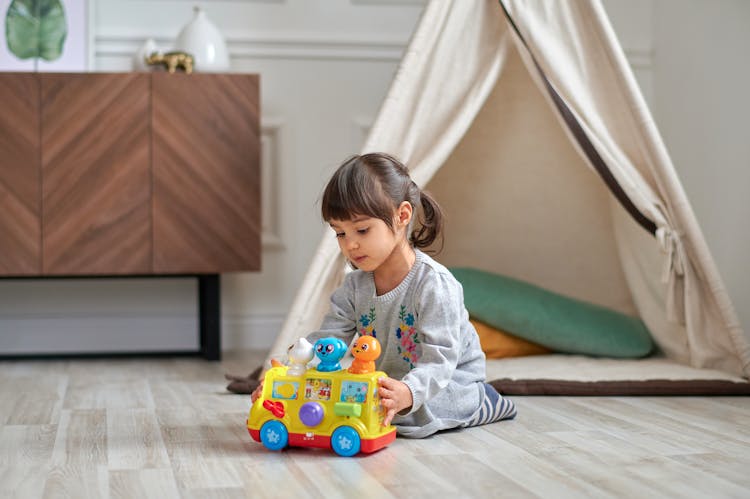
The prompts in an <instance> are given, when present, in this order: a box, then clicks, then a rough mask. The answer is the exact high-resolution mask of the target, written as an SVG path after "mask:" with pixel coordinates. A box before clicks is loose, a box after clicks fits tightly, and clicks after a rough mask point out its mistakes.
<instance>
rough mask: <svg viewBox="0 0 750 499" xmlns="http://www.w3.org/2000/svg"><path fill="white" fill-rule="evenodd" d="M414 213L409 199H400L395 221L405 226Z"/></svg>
mask: <svg viewBox="0 0 750 499" xmlns="http://www.w3.org/2000/svg"><path fill="white" fill-rule="evenodd" d="M412 215H414V208H413V207H412V205H411V203H410V202H409V201H402V202H401V204H400V205H399V206H398V208H397V209H396V221H397V223H398V225H400V226H403V227H406V226H407V225H409V222H411V217H412Z"/></svg>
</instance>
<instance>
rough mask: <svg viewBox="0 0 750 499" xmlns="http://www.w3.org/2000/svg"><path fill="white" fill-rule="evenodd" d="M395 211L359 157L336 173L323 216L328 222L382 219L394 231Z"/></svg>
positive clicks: (325, 194) (327, 187) (345, 164)
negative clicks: (368, 218) (362, 217)
mask: <svg viewBox="0 0 750 499" xmlns="http://www.w3.org/2000/svg"><path fill="white" fill-rule="evenodd" d="M393 209H394V207H393V206H392V202H391V200H390V199H389V198H388V196H387V195H386V194H385V193H384V192H383V189H382V188H381V186H380V183H379V182H377V181H376V179H375V178H374V175H373V173H372V172H371V171H370V169H369V168H368V167H367V165H366V164H363V163H361V162H360V161H357V158H356V157H355V158H353V159H351V160H349V161H347V162H346V163H344V165H342V166H341V168H339V169H338V170H337V171H336V173H334V175H333V177H332V178H331V180H330V181H329V182H328V185H327V186H326V188H325V191H323V199H322V206H321V215H322V216H323V220H325V221H326V222H328V221H331V220H351V219H352V218H354V217H355V216H357V215H362V216H366V217H372V218H379V219H381V220H383V221H384V222H385V223H386V224H387V225H388V226H389V227H393Z"/></svg>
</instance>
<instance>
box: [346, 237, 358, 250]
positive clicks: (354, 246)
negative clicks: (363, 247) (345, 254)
mask: <svg viewBox="0 0 750 499" xmlns="http://www.w3.org/2000/svg"><path fill="white" fill-rule="evenodd" d="M346 247H347V248H348V249H349V250H350V251H351V250H353V249H357V248H359V242H358V241H357V240H356V239H354V238H351V239H349V240H348V241H347V243H346Z"/></svg>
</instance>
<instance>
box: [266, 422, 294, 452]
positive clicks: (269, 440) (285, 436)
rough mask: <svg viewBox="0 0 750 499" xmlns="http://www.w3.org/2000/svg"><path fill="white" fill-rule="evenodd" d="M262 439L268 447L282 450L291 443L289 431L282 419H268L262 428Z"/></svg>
mask: <svg viewBox="0 0 750 499" xmlns="http://www.w3.org/2000/svg"><path fill="white" fill-rule="evenodd" d="M260 441H261V442H262V443H263V445H265V446H266V448H267V449H270V450H281V449H283V448H284V447H286V445H287V444H288V443H289V431H288V430H287V429H286V426H284V423H282V422H281V421H275V420H274V421H268V422H267V423H265V424H264V425H263V426H261V428H260Z"/></svg>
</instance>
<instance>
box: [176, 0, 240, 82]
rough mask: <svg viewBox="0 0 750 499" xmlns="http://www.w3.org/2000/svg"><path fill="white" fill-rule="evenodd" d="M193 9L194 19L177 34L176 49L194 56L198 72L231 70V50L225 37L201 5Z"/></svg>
mask: <svg viewBox="0 0 750 499" xmlns="http://www.w3.org/2000/svg"><path fill="white" fill-rule="evenodd" d="M193 10H194V14H193V19H192V20H191V21H190V22H189V23H187V24H186V25H185V27H183V28H182V30H181V31H180V33H179V34H178V35H177V40H176V41H175V49H176V50H181V51H183V52H187V53H188V54H191V55H192V56H193V61H194V68H195V71H197V72H205V73H218V72H222V71H229V51H228V50H227V43H226V42H225V41H224V37H223V36H221V32H219V30H218V28H217V27H216V26H215V25H214V24H213V23H212V22H211V21H210V20H209V19H208V17H207V16H206V13H205V12H203V10H202V9H201V8H200V7H197V6H196V7H194V8H193Z"/></svg>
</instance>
